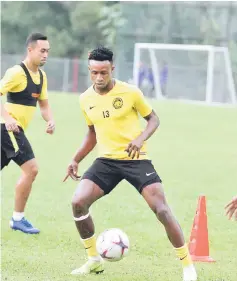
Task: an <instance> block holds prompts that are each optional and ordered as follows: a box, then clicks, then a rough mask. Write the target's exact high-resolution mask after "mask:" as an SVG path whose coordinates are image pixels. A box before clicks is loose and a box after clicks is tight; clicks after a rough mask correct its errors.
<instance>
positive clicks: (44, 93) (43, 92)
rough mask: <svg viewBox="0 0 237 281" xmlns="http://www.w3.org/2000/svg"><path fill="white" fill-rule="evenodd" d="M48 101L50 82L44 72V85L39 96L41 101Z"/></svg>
mask: <svg viewBox="0 0 237 281" xmlns="http://www.w3.org/2000/svg"><path fill="white" fill-rule="evenodd" d="M47 99H48V80H47V76H46V74H45V72H43V85H42V90H41V94H40V96H39V100H47Z"/></svg>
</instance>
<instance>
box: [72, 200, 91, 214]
mask: <svg viewBox="0 0 237 281" xmlns="http://www.w3.org/2000/svg"><path fill="white" fill-rule="evenodd" d="M72 209H73V212H74V213H75V214H77V215H79V214H83V213H84V212H85V210H86V209H87V206H86V204H85V201H84V200H83V199H82V198H78V197H74V198H73V199H72Z"/></svg>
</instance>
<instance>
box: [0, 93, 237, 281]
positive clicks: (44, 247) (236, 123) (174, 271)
mask: <svg viewBox="0 0 237 281" xmlns="http://www.w3.org/2000/svg"><path fill="white" fill-rule="evenodd" d="M50 100H51V104H52V108H53V111H54V114H55V119H56V125H57V128H56V132H55V135H53V136H50V135H46V134H45V133H44V131H45V127H44V126H45V123H44V121H43V120H42V119H41V117H40V114H39V112H37V114H36V116H35V120H33V122H32V123H31V126H30V128H29V129H28V131H27V135H28V137H29V139H30V141H31V144H32V146H33V148H34V152H35V155H36V157H37V159H38V163H39V166H40V169H39V171H40V172H39V175H38V178H37V180H36V182H35V184H34V187H33V191H32V194H31V197H30V200H29V202H28V206H27V210H26V216H27V218H28V219H29V220H30V221H31V222H32V223H33V224H34V225H35V226H36V227H39V228H40V229H41V233H40V235H38V236H30V235H25V234H23V233H20V232H14V231H12V230H10V229H9V226H8V225H9V219H10V217H11V215H12V209H13V202H14V200H13V199H14V198H13V197H14V185H15V183H16V181H17V179H18V177H19V175H20V170H19V169H18V167H17V166H16V165H15V164H14V163H11V164H10V165H9V166H8V167H7V168H6V169H5V170H4V171H3V172H2V194H1V195H2V196H1V198H2V233H1V235H2V280H4V281H5V280H6V281H27V280H31V281H69V280H70V281H72V280H86V281H94V280H103V281H117V280H127V281H133V280H134V281H145V280H147V281H157V280H160V281H179V280H182V279H181V266H180V263H179V261H177V260H176V258H175V255H174V251H173V249H172V247H171V245H170V243H169V242H168V239H167V238H166V234H165V232H164V230H163V227H162V226H161V225H160V224H159V223H158V222H157V221H156V218H155V216H154V215H153V213H152V212H151V211H150V210H149V208H148V206H147V205H146V203H145V202H144V201H143V199H142V197H141V196H140V195H139V194H138V193H137V192H136V191H135V189H134V188H133V187H132V186H130V185H129V184H128V183H126V182H122V183H121V184H120V185H119V186H118V187H117V188H116V189H115V190H114V191H113V192H112V193H111V194H110V195H109V196H106V197H104V198H103V199H101V200H99V201H98V202H97V203H95V204H94V206H93V207H92V215H93V217H94V220H95V224H96V232H97V234H98V233H99V232H101V231H103V230H104V229H106V228H110V227H119V228H121V229H123V230H124V231H125V232H126V233H127V234H128V236H129V238H130V243H131V249H130V254H129V256H128V257H127V258H126V259H124V260H122V261H120V262H117V263H106V271H105V273H104V274H102V275H99V276H87V277H77V276H76V277H74V276H71V275H70V272H71V270H72V269H74V268H76V267H79V266H80V265H82V264H83V262H85V252H84V249H83V248H82V245H81V243H80V240H79V236H78V234H77V231H76V228H75V226H74V222H73V219H72V212H71V197H72V194H73V192H74V190H75V187H76V185H75V182H73V181H71V180H69V181H68V182H66V183H62V179H63V177H64V175H65V171H66V167H67V165H68V163H69V162H70V160H71V157H72V155H73V154H74V152H75V150H76V149H77V148H78V146H79V145H80V143H81V141H82V139H83V136H84V133H85V130H86V125H85V122H84V120H83V117H82V114H81V113H80V109H79V106H78V97H77V96H76V95H67V94H56V93H55V94H51V95H50ZM152 104H153V105H154V109H155V110H156V111H157V113H158V115H159V117H160V120H161V125H160V128H159V130H158V132H157V133H156V134H155V135H154V136H153V137H152V138H151V139H150V140H149V145H148V147H149V154H150V156H151V158H152V159H153V163H154V165H155V167H156V169H157V171H158V173H159V175H160V176H161V178H162V180H163V182H164V185H165V190H166V195H167V199H168V202H169V204H170V205H171V207H172V209H173V211H174V213H175V215H176V217H177V218H178V220H179V222H180V224H181V226H182V228H183V231H184V233H185V237H186V240H187V241H188V239H189V236H190V231H191V227H192V223H193V218H194V214H195V210H196V206H197V200H198V196H199V195H203V194H204V195H206V197H207V213H208V228H209V241H210V255H211V256H212V257H213V258H214V259H216V263H213V264H204V263H197V264H196V267H197V270H198V273H199V279H198V280H199V281H236V280H237V254H236V245H237V222H232V221H228V220H227V218H226V217H225V216H224V206H225V204H226V203H227V202H228V201H229V200H230V199H231V198H232V197H233V196H234V195H235V194H237V188H236V186H237V110H236V108H235V109H234V108H219V107H206V106H200V105H194V104H182V103H178V102H155V101H154V102H152ZM95 156H96V152H93V153H92V154H91V155H90V156H89V157H88V158H87V159H85V160H84V161H83V162H82V163H81V165H80V173H81V174H82V173H83V172H84V171H85V170H86V169H87V168H88V166H89V165H90V164H91V162H92V161H93V159H94V157H95Z"/></svg>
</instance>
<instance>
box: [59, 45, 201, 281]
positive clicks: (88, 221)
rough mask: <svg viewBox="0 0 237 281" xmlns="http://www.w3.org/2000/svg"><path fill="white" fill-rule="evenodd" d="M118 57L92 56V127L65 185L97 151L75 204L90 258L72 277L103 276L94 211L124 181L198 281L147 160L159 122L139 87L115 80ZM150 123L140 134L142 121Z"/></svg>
mask: <svg viewBox="0 0 237 281" xmlns="http://www.w3.org/2000/svg"><path fill="white" fill-rule="evenodd" d="M113 70H114V65H113V52H112V51H110V50H109V49H107V48H103V47H101V48H97V49H95V50H93V51H92V52H91V53H90V54H89V72H90V76H91V80H92V83H93V85H92V86H91V87H90V88H89V89H87V90H86V91H85V92H84V93H83V94H82V95H81V96H80V106H81V109H82V111H83V113H84V116H85V119H86V122H87V124H88V132H87V134H86V137H85V139H84V142H83V144H82V145H81V147H80V148H79V149H78V151H77V152H76V154H75V156H74V157H73V159H72V162H71V164H70V165H69V166H68V169H67V175H66V177H65V179H64V181H65V180H66V179H67V178H68V177H69V176H70V177H71V178H72V179H74V180H77V179H79V176H78V174H77V171H78V164H79V163H80V162H81V161H82V160H83V159H84V158H85V157H86V156H87V155H88V154H89V153H90V152H91V151H92V150H93V148H94V147H95V146H96V144H97V145H98V148H99V157H98V158H97V159H96V160H95V161H94V163H93V164H92V166H91V167H90V168H89V169H88V170H87V171H86V172H85V174H84V175H83V176H82V178H81V181H80V183H79V185H78V187H77V189H76V191H75V194H74V197H73V199H72V209H73V215H74V220H75V223H76V227H77V229H78V232H79V234H80V237H81V239H82V242H83V244H84V247H85V249H86V251H87V254H88V261H87V262H86V264H84V265H83V266H82V267H80V268H79V269H75V270H74V271H72V274H88V273H100V272H102V271H103V270H104V266H103V260H102V258H101V257H100V256H99V254H98V252H97V251H96V237H95V230H94V223H93V220H92V217H91V215H90V213H89V208H90V206H91V205H92V204H93V203H94V202H95V201H96V200H97V199H99V198H101V197H102V196H104V195H106V194H109V193H110V192H111V191H112V190H113V189H114V188H115V186H116V185H117V184H118V183H119V182H120V181H122V180H123V179H125V180H127V181H128V182H129V183H130V184H132V185H133V186H134V187H135V188H136V189H137V191H138V192H139V193H140V194H141V195H142V196H143V197H144V199H145V200H146V202H147V203H148V205H149V207H150V208H151V210H152V211H153V212H154V213H155V215H156V216H157V219H158V220H159V221H160V222H161V223H162V224H163V225H164V227H165V230H166V232H167V235H168V237H169V239H170V242H171V243H172V245H173V246H174V248H175V251H176V254H177V256H178V258H179V259H180V261H181V263H182V264H183V280H185V281H191V280H192V281H194V280H196V279H197V274H196V271H195V268H194V266H193V263H192V260H191V257H190V254H189V251H188V247H187V245H186V244H185V241H184V237H183V233H182V231H181V228H180V226H179V224H178V222H177V221H176V219H175V217H174V216H173V214H172V212H171V210H170V208H169V206H168V204H167V202H166V198H165V195H164V191H163V187H162V184H161V179H160V177H159V176H158V174H157V172H156V170H155V169H154V167H153V165H152V162H151V161H150V160H149V159H148V156H147V150H146V143H145V142H146V140H147V139H149V138H150V137H151V135H152V134H153V133H154V132H155V131H156V129H157V128H158V126H159V119H158V117H157V115H156V113H155V112H154V111H153V110H152V108H151V106H150V105H149V104H148V103H147V101H146V100H145V98H144V96H143V94H142V92H141V91H140V90H139V89H138V88H137V87H135V86H133V85H129V84H127V83H124V82H121V81H119V80H116V79H113V77H112V72H113ZM138 114H140V115H141V116H142V117H143V118H145V120H146V121H147V126H146V128H145V130H144V131H142V130H141V128H140V123H139V115H138Z"/></svg>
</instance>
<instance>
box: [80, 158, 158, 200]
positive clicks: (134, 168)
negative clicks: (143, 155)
mask: <svg viewBox="0 0 237 281" xmlns="http://www.w3.org/2000/svg"><path fill="white" fill-rule="evenodd" d="M82 179H89V180H91V181H93V182H94V183H96V184H97V185H98V186H99V187H100V188H101V189H102V190H103V191H104V193H105V194H108V193H110V192H111V191H112V190H113V189H114V188H115V186H116V185H117V184H118V183H119V182H120V181H122V180H123V179H125V180H126V181H128V182H129V183H130V184H132V185H133V186H134V187H135V188H136V189H137V190H138V191H139V192H140V193H141V192H142V190H143V188H144V187H146V186H147V185H149V184H152V183H155V182H159V183H160V182H161V179H160V177H159V176H158V174H157V173H156V170H155V168H154V166H153V165H152V163H151V161H150V160H114V159H108V158H97V159H96V160H95V161H94V163H93V164H92V166H91V167H90V168H89V169H88V170H87V171H86V172H85V173H84V175H83V176H82Z"/></svg>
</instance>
